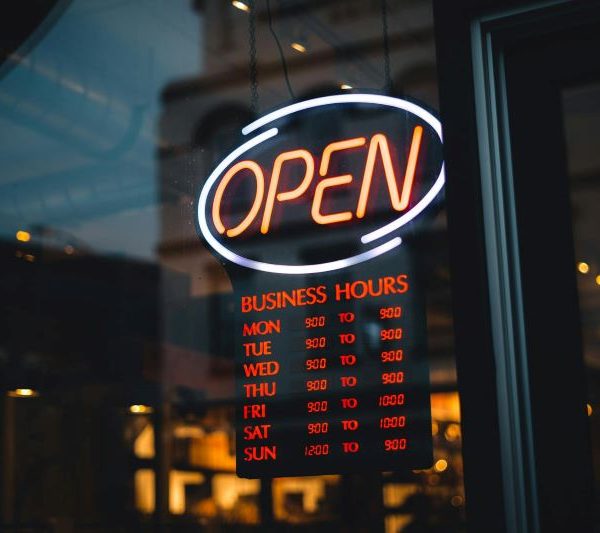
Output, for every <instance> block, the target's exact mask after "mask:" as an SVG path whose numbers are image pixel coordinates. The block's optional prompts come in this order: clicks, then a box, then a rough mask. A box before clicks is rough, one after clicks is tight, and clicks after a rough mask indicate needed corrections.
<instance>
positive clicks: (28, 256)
mask: <svg viewBox="0 0 600 533" xmlns="http://www.w3.org/2000/svg"><path fill="white" fill-rule="evenodd" d="M23 259H25V261H29V262H30V263H33V262H34V261H35V255H32V254H25V255H24V256H23Z"/></svg>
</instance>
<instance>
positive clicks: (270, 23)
mask: <svg viewBox="0 0 600 533" xmlns="http://www.w3.org/2000/svg"><path fill="white" fill-rule="evenodd" d="M267 16H268V18H269V30H271V35H272V36H273V39H275V43H276V44H277V48H278V49H279V57H280V59H281V66H282V67H283V76H284V78H285V83H286V85H287V88H288V91H289V93H290V96H291V97H292V99H295V98H296V96H295V95H294V91H293V90H292V85H291V83H290V78H289V76H288V69H287V62H286V60H285V55H284V54H283V49H282V48H281V43H280V42H279V38H278V37H277V34H276V33H275V30H274V29H273V17H272V16H271V1H270V0H267Z"/></svg>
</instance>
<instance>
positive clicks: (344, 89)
mask: <svg viewBox="0 0 600 533" xmlns="http://www.w3.org/2000/svg"><path fill="white" fill-rule="evenodd" d="M340 89H342V90H343V91H349V90H350V89H352V85H348V84H347V83H342V84H341V85H340Z"/></svg>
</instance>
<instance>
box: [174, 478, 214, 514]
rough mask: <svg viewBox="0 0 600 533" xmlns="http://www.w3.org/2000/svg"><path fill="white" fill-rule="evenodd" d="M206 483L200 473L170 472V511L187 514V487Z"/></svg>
mask: <svg viewBox="0 0 600 533" xmlns="http://www.w3.org/2000/svg"><path fill="white" fill-rule="evenodd" d="M205 481H206V478H205V476H204V474H202V473H200V472H185V471H181V470H171V471H170V472H169V511H170V512H171V513H172V514H185V512H186V508H187V499H186V490H187V489H186V485H202V484H203V483H204V482H205Z"/></svg>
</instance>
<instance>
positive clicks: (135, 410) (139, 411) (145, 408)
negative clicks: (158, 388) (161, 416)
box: [129, 404, 154, 415]
mask: <svg viewBox="0 0 600 533" xmlns="http://www.w3.org/2000/svg"><path fill="white" fill-rule="evenodd" d="M129 412H130V413H132V414H134V415H149V414H151V413H153V412H154V409H152V407H150V406H149V405H143V404H133V405H130V406H129Z"/></svg>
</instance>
